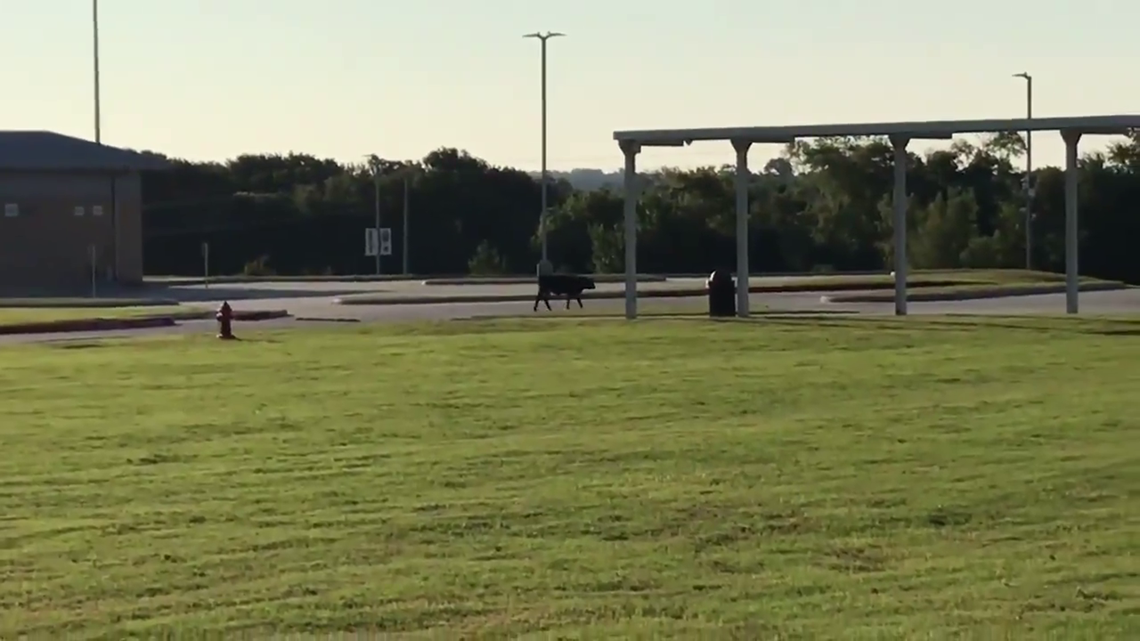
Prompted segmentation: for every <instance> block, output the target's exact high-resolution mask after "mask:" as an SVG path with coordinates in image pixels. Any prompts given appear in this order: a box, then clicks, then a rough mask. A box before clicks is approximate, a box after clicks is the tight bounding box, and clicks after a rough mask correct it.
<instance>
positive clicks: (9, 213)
mask: <svg viewBox="0 0 1140 641" xmlns="http://www.w3.org/2000/svg"><path fill="white" fill-rule="evenodd" d="M19 215H20V206H19V205H17V204H16V203H8V204H6V205H4V217H5V218H15V217H16V216H19Z"/></svg>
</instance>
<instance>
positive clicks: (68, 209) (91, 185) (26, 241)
mask: <svg viewBox="0 0 1140 641" xmlns="http://www.w3.org/2000/svg"><path fill="white" fill-rule="evenodd" d="M167 168H169V164H168V163H167V162H166V161H165V160H163V159H161V158H157V157H153V156H148V155H145V154H139V153H136V152H133V151H129V150H126V149H119V148H116V147H110V146H107V145H100V144H96V143H94V142H90V141H87V140H81V139H79V138H72V137H70V136H64V135H62V134H57V133H52V132H48V131H0V207H3V212H2V213H0V288H3V289H5V290H27V291H46V290H52V291H63V290H79V291H81V290H83V289H84V288H86V287H90V284H91V281H92V275H93V273H94V275H95V277H96V279H97V280H98V281H100V282H107V281H117V282H119V283H124V284H129V283H138V282H141V281H142V276H143V256H142V188H141V181H140V179H139V172H141V171H148V170H162V169H167Z"/></svg>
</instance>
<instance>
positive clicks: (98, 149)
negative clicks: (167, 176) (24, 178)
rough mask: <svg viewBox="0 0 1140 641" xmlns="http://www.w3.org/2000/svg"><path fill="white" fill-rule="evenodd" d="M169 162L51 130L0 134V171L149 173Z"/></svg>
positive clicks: (4, 132)
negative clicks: (147, 171)
mask: <svg viewBox="0 0 1140 641" xmlns="http://www.w3.org/2000/svg"><path fill="white" fill-rule="evenodd" d="M169 168H170V163H169V162H167V161H166V160H165V159H163V158H161V157H159V156H154V155H149V154H140V153H138V152H135V151H130V150H129V149H121V148H119V147H111V146H109V145H100V144H98V143H95V142H91V141H90V140H83V139H82V138H73V137H71V136H65V135H63V134H57V133H55V132H51V131H0V169H7V170H16V171H108V172H118V171H146V170H162V169H169Z"/></svg>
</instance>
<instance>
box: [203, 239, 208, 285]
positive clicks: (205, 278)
mask: <svg viewBox="0 0 1140 641" xmlns="http://www.w3.org/2000/svg"><path fill="white" fill-rule="evenodd" d="M202 274H203V279H202V281H203V286H204V288H205V289H210V243H202Z"/></svg>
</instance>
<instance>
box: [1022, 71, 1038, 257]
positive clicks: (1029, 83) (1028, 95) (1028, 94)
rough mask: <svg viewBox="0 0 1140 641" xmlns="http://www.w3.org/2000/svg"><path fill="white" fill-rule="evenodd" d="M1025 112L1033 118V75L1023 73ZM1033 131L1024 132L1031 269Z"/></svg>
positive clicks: (1026, 231)
mask: <svg viewBox="0 0 1140 641" xmlns="http://www.w3.org/2000/svg"><path fill="white" fill-rule="evenodd" d="M1025 113H1026V118H1027V119H1028V120H1033V76H1031V75H1029V74H1025ZM1035 191H1036V190H1035V189H1034V186H1033V131H1032V130H1029V131H1026V132H1025V269H1033V196H1034V192H1035Z"/></svg>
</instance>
